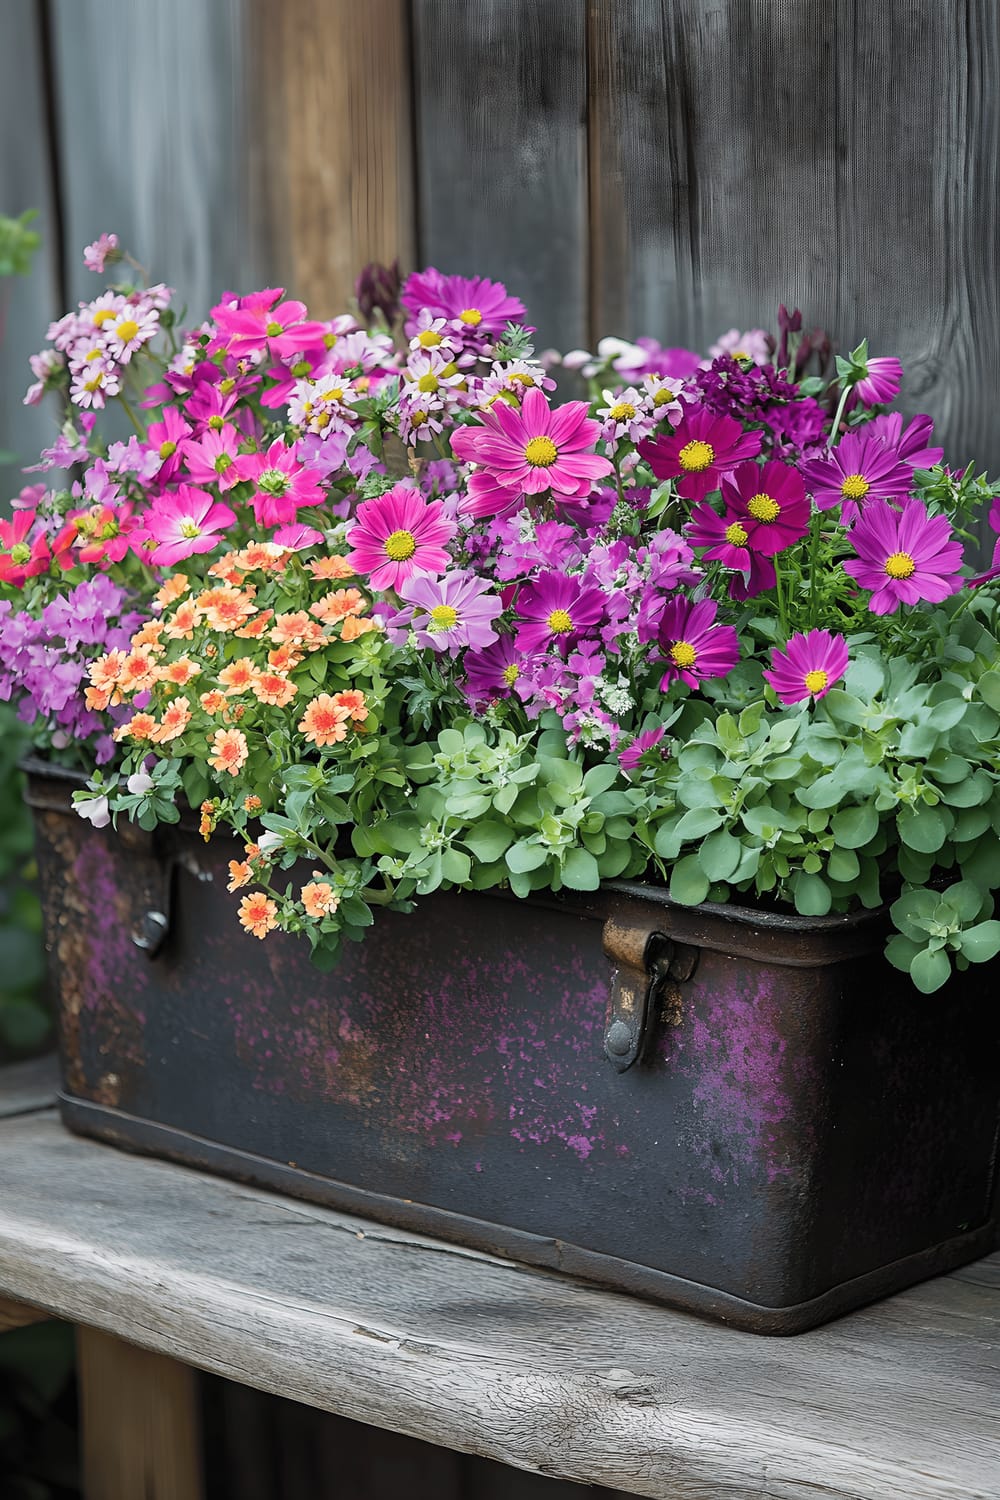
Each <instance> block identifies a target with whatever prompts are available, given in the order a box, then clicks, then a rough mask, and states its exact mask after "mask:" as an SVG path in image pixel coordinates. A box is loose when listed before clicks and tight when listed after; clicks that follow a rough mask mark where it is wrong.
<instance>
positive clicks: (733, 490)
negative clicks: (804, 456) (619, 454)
mask: <svg viewBox="0 0 1000 1500" xmlns="http://www.w3.org/2000/svg"><path fill="white" fill-rule="evenodd" d="M722 498H723V500H724V501H725V503H726V508H727V509H728V510H729V511H730V512H731V513H732V514H733V515H734V516H735V517H736V518H737V519H738V520H739V522H740V523H741V524H742V526H743V528H744V530H745V531H746V534H747V546H748V547H749V548H750V550H751V552H759V553H761V554H763V556H764V557H773V556H774V555H775V553H776V552H781V551H783V550H784V549H785V548H786V547H790V546H791V545H792V543H793V542H797V541H798V540H799V538H800V537H803V536H805V534H806V532H807V531H808V530H809V514H810V510H809V501H808V500H807V498H806V491H805V486H804V485H803V483H802V480H801V478H800V476H799V474H798V471H797V470H796V469H793V468H791V467H790V465H788V464H783V463H781V461H780V460H778V459H772V460H771V461H770V462H769V463H766V464H764V466H763V468H761V467H760V465H759V464H754V463H746V464H740V465H739V466H738V467H737V468H736V469H735V470H734V472H733V473H732V474H731V475H728V476H727V477H726V478H725V479H723V481H722Z"/></svg>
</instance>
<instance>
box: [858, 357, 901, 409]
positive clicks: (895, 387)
mask: <svg viewBox="0 0 1000 1500" xmlns="http://www.w3.org/2000/svg"><path fill="white" fill-rule="evenodd" d="M902 383H903V366H902V365H901V364H900V362H899V360H898V359H895V358H894V357H893V356H892V355H877V356H876V357H875V358H874V359H869V361H868V370H867V373H866V374H864V375H863V376H862V377H861V379H860V380H859V381H858V383H857V385H856V386H855V387H854V389H853V390H852V392H851V398H852V399H851V400H850V401H849V403H848V405H849V406H853V405H854V404H855V401H859V402H860V403H861V405H862V406H884V405H886V404H887V403H888V402H889V401H895V399H896V397H897V396H898V395H899V387H900V386H901V385H902Z"/></svg>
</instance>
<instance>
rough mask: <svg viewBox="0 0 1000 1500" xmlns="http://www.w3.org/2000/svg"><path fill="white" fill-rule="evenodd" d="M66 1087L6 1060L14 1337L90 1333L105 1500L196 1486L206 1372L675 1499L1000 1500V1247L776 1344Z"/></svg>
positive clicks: (95, 1448) (0, 1101) (4, 1259)
mask: <svg viewBox="0 0 1000 1500" xmlns="http://www.w3.org/2000/svg"><path fill="white" fill-rule="evenodd" d="M50 1098H51V1093H50V1089H49V1084H48V1079H47V1077H46V1076H45V1075H43V1074H41V1073H40V1072H39V1070H38V1069H37V1067H34V1066H33V1067H31V1068H28V1069H18V1070H9V1071H8V1072H5V1074H3V1075H2V1076H0V1299H2V1300H0V1329H2V1328H4V1327H10V1326H12V1325H14V1324H17V1323H23V1322H26V1321H30V1320H31V1319H33V1318H35V1317H40V1316H45V1315H55V1316H57V1317H61V1318H66V1319H69V1320H70V1321H72V1322H74V1323H76V1324H78V1325H79V1327H80V1330H81V1336H80V1349H81V1375H82V1387H83V1403H82V1404H83V1425H84V1439H85V1473H86V1476H87V1482H88V1483H89V1485H90V1493H92V1494H94V1495H97V1494H100V1496H101V1497H102V1500H105V1497H108V1500H136V1496H138V1495H140V1494H141V1495H144V1496H145V1495H148V1496H149V1497H151V1500H197V1497H198V1496H199V1495H200V1494H201V1489H200V1478H199V1473H198V1457H197V1454H198V1446H197V1392H196V1387H195V1376H194V1368H195V1367H197V1368H200V1369H204V1370H209V1371H213V1372H215V1373H216V1374H219V1375H223V1376H226V1377H228V1378H230V1379H232V1380H236V1381H239V1382H242V1383H243V1384H245V1385H248V1386H254V1387H257V1388H259V1389H261V1390H265V1391H271V1392H276V1393H280V1394H282V1395H285V1396H290V1397H292V1398H293V1399H295V1400H297V1401H301V1402H304V1403H306V1404H307V1405H310V1406H314V1407H319V1408H322V1409H324V1410H327V1411H333V1412H339V1413H342V1414H344V1415H346V1416H349V1417H354V1418H357V1419H359V1420H361V1421H363V1422H366V1423H370V1424H372V1425H375V1426H378V1427H382V1428H388V1429H390V1430H392V1431H395V1432H402V1433H408V1434H411V1435H413V1436H416V1437H420V1438H425V1439H427V1440H429V1441H431V1442H433V1443H437V1444H442V1445H445V1446H447V1447H451V1448H454V1449H458V1450H461V1451H463V1452H475V1453H480V1454H483V1455H486V1456H489V1457H492V1458H495V1459H499V1460H500V1461H501V1462H503V1463H506V1464H511V1465H514V1466H515V1467H519V1468H523V1469H530V1470H535V1471H537V1472H539V1473H544V1474H550V1475H556V1476H561V1477H564V1478H568V1479H575V1480H579V1481H584V1482H588V1483H594V1484H601V1485H606V1486H609V1487H611V1488H613V1489H617V1490H620V1491H626V1492H628V1493H630V1494H635V1495H647V1496H655V1497H658V1500H751V1497H753V1500H758V1497H765V1496H766V1497H769V1500H770V1497H773V1500H779V1497H780V1500H807V1497H808V1500H819V1497H824V1496H825V1497H836V1500H997V1497H998V1496H1000V1414H998V1392H1000V1256H993V1257H991V1258H989V1259H987V1260H984V1261H981V1262H979V1263H978V1264H977V1265H974V1266H969V1267H967V1268H965V1269H964V1270H961V1271H957V1272H955V1273H953V1274H952V1275H950V1276H946V1277H942V1278H940V1279H939V1280H937V1281H933V1282H928V1283H925V1284H924V1285H923V1286H920V1287H916V1288H914V1289H913V1290H912V1291H909V1292H906V1293H903V1294H902V1295H901V1296H898V1297H894V1298H892V1299H890V1300H888V1301H885V1302H882V1303H880V1304H878V1305H877V1306H875V1307H872V1308H869V1309H867V1310H865V1311H863V1312H860V1313H856V1314H854V1315H852V1316H851V1317H848V1318H844V1319H842V1320H840V1321H839V1322H837V1323H833V1324H831V1325H829V1326H828V1327H826V1328H823V1329H820V1330H819V1331H817V1332H814V1333H811V1334H806V1335H803V1336H801V1337H798V1338H793V1339H762V1338H759V1337H754V1336H752V1335H749V1334H739V1333H734V1332H732V1331H731V1330H728V1329H725V1328H720V1327H715V1326H713V1325H711V1324H708V1323H703V1322H701V1321H699V1320H697V1319H695V1318H692V1317H689V1316H686V1315H684V1314H680V1313H673V1312H669V1311H667V1310H666V1309H663V1308H659V1307H654V1306H650V1305H647V1304H645V1303H642V1302H639V1301H635V1300H633V1299H631V1298H628V1297H623V1296H618V1295H615V1294H611V1293H607V1292H602V1291H598V1290H595V1289H592V1288H588V1287H585V1286H582V1285H580V1284H578V1283H574V1282H570V1281H567V1280H564V1279H563V1278H561V1277H559V1276H557V1275H554V1274H549V1273H544V1272H537V1271H530V1270H523V1269H521V1268H519V1267H517V1266H514V1265H511V1264H509V1263H508V1262H506V1261H503V1260H499V1259H496V1258H493V1257H490V1256H487V1255H480V1254H476V1253H473V1252H470V1251H465V1250H461V1249H458V1248H456V1247H454V1246H449V1245H445V1244H441V1243H438V1242H435V1241H432V1240H428V1239H423V1238H421V1237H419V1236H417V1235H411V1234H405V1233H402V1232H399V1231H396V1230H393V1229H386V1228H383V1227H381V1226H379V1225H375V1224H371V1223H368V1222H366V1221H363V1220H360V1219H354V1218H350V1217H348V1216H346V1215H343V1214H336V1213H331V1212H328V1211H326V1210H324V1209H321V1208H313V1207H310V1206H309V1205H306V1204H302V1203H298V1202H295V1201H293V1200H291V1199H284V1198H280V1197H277V1196H275V1195H273V1194H270V1193H263V1192H258V1191H256V1190H254V1189H251V1188H245V1187H241V1186H239V1185H236V1184H233V1183H227V1182H222V1181H219V1180H217V1179H215V1178H212V1177H208V1176H205V1175H202V1174H200V1173H198V1172H193V1171H190V1170H188V1169H186V1168H182V1167H176V1166H172V1165H169V1164H167V1163H164V1162H156V1161H149V1160H146V1159H144V1158H141V1157H135V1156H128V1155H125V1154H123V1153H120V1152H117V1151H115V1150H113V1149H111V1148H109V1147H106V1146H100V1145H95V1144H93V1143H90V1142H86V1141H82V1140H79V1139H76V1138H74V1137H73V1136H71V1135H69V1134H68V1133H67V1132H66V1131H64V1130H63V1128H62V1127H61V1125H60V1124H59V1121H58V1118H57V1117H56V1115H55V1113H54V1111H53V1110H52V1109H51V1108H50V1107H48V1106H49V1101H50ZM150 1475H152V1476H153V1479H152V1482H151V1483H149V1487H148V1488H147V1482H148V1479H149V1476H150Z"/></svg>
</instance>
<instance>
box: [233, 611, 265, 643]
mask: <svg viewBox="0 0 1000 1500" xmlns="http://www.w3.org/2000/svg"><path fill="white" fill-rule="evenodd" d="M273 614H274V610H273V609H262V610H261V612H260V614H259V615H255V616H254V618H253V619H252V620H249V621H248V622H247V624H246V625H241V626H240V628H239V630H237V632H236V634H237V635H238V636H239V637H240V639H241V640H244V641H253V640H257V639H258V638H259V637H260V636H262V635H264V634H265V632H266V630H267V626H268V622H269V620H270V619H271V617H272V615H273Z"/></svg>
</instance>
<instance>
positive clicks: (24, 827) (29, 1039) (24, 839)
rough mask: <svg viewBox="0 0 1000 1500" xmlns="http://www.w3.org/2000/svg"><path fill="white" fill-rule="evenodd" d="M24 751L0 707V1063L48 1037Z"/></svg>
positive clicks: (20, 728) (20, 731)
mask: <svg viewBox="0 0 1000 1500" xmlns="http://www.w3.org/2000/svg"><path fill="white" fill-rule="evenodd" d="M27 745H28V738H27V732H26V730H25V727H24V725H22V724H20V723H19V722H18V720H17V719H16V718H15V717H14V714H13V713H12V712H11V710H10V709H9V708H8V707H7V706H6V705H5V704H2V705H0V1062H3V1061H4V1060H10V1059H12V1058H15V1057H23V1056H28V1055H30V1054H31V1053H34V1052H38V1051H39V1050H41V1048H42V1047H43V1046H44V1045H45V1043H46V1041H47V1040H48V1039H49V1035H50V1032H51V1023H50V1020H49V1016H48V1013H47V1011H46V1009H45V1007H44V1005H43V1004H42V1000H41V996H40V986H41V979H42V942H41V917H40V912H39V908H38V900H37V897H36V895H35V891H34V885H33V864H32V838H31V820H30V818H29V815H28V810H27V808H26V807H25V806H24V803H23V801H22V798H21V777H20V774H19V773H18V771H17V762H18V759H19V758H20V756H21V755H22V754H23V753H24V751H25V750H26V749H27Z"/></svg>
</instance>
